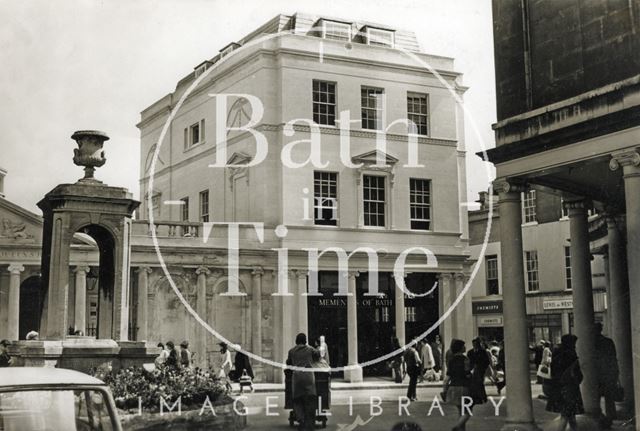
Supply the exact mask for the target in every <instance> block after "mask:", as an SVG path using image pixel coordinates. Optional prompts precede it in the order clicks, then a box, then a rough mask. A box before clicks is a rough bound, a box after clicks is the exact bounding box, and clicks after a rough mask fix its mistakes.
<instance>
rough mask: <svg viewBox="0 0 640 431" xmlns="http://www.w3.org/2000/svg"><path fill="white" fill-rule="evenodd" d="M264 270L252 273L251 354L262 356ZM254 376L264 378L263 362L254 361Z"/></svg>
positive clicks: (259, 269)
mask: <svg viewBox="0 0 640 431" xmlns="http://www.w3.org/2000/svg"><path fill="white" fill-rule="evenodd" d="M263 275H264V270H263V269H262V268H260V267H258V268H254V270H253V271H252V272H251V295H252V299H253V304H252V306H251V311H252V316H251V353H253V354H254V355H258V356H262V276H263ZM253 368H254V374H255V376H256V380H258V379H261V378H262V372H263V371H262V370H263V365H262V362H257V363H256V362H255V361H254V365H253Z"/></svg>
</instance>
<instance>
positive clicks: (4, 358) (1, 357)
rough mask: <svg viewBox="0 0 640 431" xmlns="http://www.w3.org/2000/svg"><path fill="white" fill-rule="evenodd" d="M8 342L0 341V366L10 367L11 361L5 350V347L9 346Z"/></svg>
mask: <svg viewBox="0 0 640 431" xmlns="http://www.w3.org/2000/svg"><path fill="white" fill-rule="evenodd" d="M10 344H11V343H10V342H9V340H2V341H0V367H10V366H11V362H13V361H12V360H11V356H9V353H8V352H7V347H9V345H10Z"/></svg>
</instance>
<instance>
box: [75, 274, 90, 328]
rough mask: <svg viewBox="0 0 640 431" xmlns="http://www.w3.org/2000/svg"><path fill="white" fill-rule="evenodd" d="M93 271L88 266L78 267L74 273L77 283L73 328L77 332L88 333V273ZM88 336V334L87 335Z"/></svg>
mask: <svg viewBox="0 0 640 431" xmlns="http://www.w3.org/2000/svg"><path fill="white" fill-rule="evenodd" d="M90 270H91V268H89V267H88V266H86V265H82V266H76V267H75V269H74V270H73V272H74V273H75V274H76V283H75V292H76V298H75V316H74V319H73V326H74V328H75V330H76V331H82V334H85V333H86V331H87V273H88V272H89V271H90ZM85 335H86V334H85Z"/></svg>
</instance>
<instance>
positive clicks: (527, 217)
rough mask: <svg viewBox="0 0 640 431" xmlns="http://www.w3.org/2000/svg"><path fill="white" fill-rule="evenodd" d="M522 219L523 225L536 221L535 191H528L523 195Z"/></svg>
mask: <svg viewBox="0 0 640 431" xmlns="http://www.w3.org/2000/svg"><path fill="white" fill-rule="evenodd" d="M522 219H523V220H524V222H525V223H533V222H535V221H536V191H535V190H529V191H528V192H525V193H524V194H523V199H522Z"/></svg>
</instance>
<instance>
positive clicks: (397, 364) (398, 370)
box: [391, 337, 404, 383]
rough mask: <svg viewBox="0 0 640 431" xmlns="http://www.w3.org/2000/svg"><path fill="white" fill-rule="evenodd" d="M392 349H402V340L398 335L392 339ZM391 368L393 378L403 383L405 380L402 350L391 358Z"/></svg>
mask: <svg viewBox="0 0 640 431" xmlns="http://www.w3.org/2000/svg"><path fill="white" fill-rule="evenodd" d="M391 350H392V351H394V352H395V351H397V350H400V342H399V341H398V339H397V338H396V337H393V340H392V341H391ZM391 370H392V372H393V380H394V381H395V382H396V383H402V381H403V380H404V359H403V355H402V352H399V353H397V354H396V355H395V356H394V357H393V358H392V359H391Z"/></svg>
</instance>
